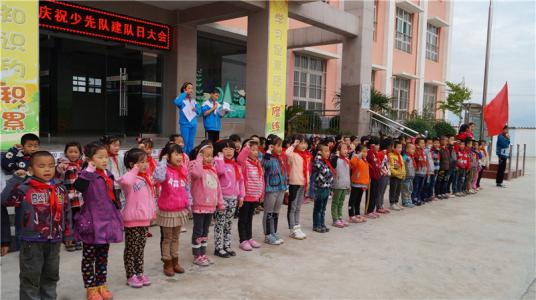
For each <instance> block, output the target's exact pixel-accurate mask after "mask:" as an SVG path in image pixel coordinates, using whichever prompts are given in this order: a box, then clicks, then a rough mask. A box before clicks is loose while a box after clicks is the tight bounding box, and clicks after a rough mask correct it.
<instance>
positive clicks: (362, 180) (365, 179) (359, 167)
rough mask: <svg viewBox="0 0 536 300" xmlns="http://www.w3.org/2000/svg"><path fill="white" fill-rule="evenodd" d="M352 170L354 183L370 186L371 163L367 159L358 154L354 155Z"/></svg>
mask: <svg viewBox="0 0 536 300" xmlns="http://www.w3.org/2000/svg"><path fill="white" fill-rule="evenodd" d="M350 171H351V172H352V184H359V185H365V186H368V184H369V183H370V176H369V165H368V163H367V162H366V161H365V160H363V159H360V158H358V157H357V156H354V157H352V159H351V160H350Z"/></svg>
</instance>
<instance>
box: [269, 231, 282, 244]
mask: <svg viewBox="0 0 536 300" xmlns="http://www.w3.org/2000/svg"><path fill="white" fill-rule="evenodd" d="M272 235H273V236H274V237H275V238H276V240H277V241H278V242H279V244H283V243H285V241H284V240H283V239H282V238H281V237H280V236H279V233H277V232H274V233H272Z"/></svg>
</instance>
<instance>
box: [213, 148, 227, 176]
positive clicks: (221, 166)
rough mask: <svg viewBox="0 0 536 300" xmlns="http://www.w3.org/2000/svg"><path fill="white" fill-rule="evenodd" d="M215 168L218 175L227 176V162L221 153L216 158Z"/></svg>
mask: <svg viewBox="0 0 536 300" xmlns="http://www.w3.org/2000/svg"><path fill="white" fill-rule="evenodd" d="M214 167H215V168H216V173H218V175H223V174H225V162H224V160H223V154H222V153H221V152H220V153H218V155H217V156H214Z"/></svg>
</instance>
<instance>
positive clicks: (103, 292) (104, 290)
mask: <svg viewBox="0 0 536 300" xmlns="http://www.w3.org/2000/svg"><path fill="white" fill-rule="evenodd" d="M97 289H98V290H99V294H100V296H101V297H102V300H111V299H113V298H114V296H113V295H112V292H110V290H109V289H108V286H107V285H101V286H98V287H97Z"/></svg>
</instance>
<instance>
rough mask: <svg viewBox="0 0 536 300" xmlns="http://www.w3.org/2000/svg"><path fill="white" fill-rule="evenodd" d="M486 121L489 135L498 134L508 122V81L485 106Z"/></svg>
mask: <svg viewBox="0 0 536 300" xmlns="http://www.w3.org/2000/svg"><path fill="white" fill-rule="evenodd" d="M484 121H486V126H487V127H488V136H495V135H498V134H499V133H501V132H502V130H503V128H504V126H505V125H506V124H507V123H508V83H505V84H504V86H503V88H502V90H501V91H500V92H499V93H498V94H497V96H495V98H493V100H491V102H490V103H489V104H488V105H486V106H484Z"/></svg>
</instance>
